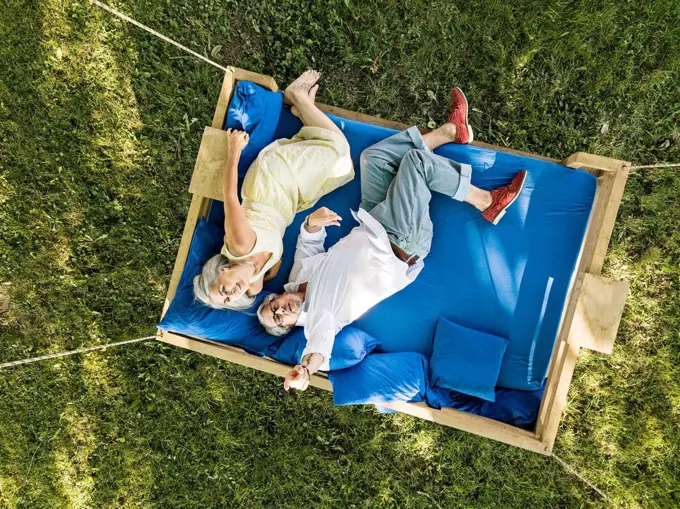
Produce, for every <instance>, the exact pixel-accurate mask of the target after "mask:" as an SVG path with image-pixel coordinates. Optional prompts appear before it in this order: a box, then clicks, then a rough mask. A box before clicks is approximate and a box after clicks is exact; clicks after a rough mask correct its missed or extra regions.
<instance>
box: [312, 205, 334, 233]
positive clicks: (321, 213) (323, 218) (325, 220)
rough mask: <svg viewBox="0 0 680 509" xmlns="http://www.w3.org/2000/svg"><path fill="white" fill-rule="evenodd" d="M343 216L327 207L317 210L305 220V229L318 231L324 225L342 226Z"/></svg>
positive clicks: (313, 231)
mask: <svg viewBox="0 0 680 509" xmlns="http://www.w3.org/2000/svg"><path fill="white" fill-rule="evenodd" d="M340 221H342V218H341V217H340V216H339V215H337V214H336V213H335V212H333V211H332V210H331V209H329V208H327V207H321V208H320V209H317V210H315V211H314V212H312V213H311V214H310V215H309V216H307V220H306V221H305V230H307V231H308V232H309V233H316V232H318V231H319V230H320V229H321V228H323V227H324V226H340Z"/></svg>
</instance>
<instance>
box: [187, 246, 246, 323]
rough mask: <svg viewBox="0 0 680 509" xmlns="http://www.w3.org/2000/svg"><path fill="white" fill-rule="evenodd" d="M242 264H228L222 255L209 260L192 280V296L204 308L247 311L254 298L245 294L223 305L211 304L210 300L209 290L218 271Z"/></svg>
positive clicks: (215, 279)
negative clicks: (203, 305)
mask: <svg viewBox="0 0 680 509" xmlns="http://www.w3.org/2000/svg"><path fill="white" fill-rule="evenodd" d="M243 263H244V262H231V263H230V262H229V258H227V257H226V256H224V255H223V254H217V255H215V256H213V257H212V258H210V260H208V261H207V262H205V265H203V270H201V273H200V274H199V275H198V276H196V277H195V278H194V296H195V297H196V298H197V299H198V300H200V301H201V302H202V303H203V304H205V305H206V306H209V307H211V308H215V309H232V310H234V311H243V310H245V309H248V308H249V307H250V306H252V305H253V302H255V297H250V296H248V295H247V294H246V293H245V292H244V293H243V295H241V296H240V297H239V298H238V299H236V300H233V301H230V302H227V303H224V302H213V301H212V300H210V288H211V287H212V286H213V285H214V284H215V282H216V281H217V280H218V279H219V277H220V271H221V270H222V269H223V268H225V267H226V268H227V269H229V268H231V267H238V266H239V265H243Z"/></svg>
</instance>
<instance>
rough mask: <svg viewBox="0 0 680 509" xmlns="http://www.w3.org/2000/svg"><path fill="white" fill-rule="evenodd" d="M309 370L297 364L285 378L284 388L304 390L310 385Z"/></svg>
mask: <svg viewBox="0 0 680 509" xmlns="http://www.w3.org/2000/svg"><path fill="white" fill-rule="evenodd" d="M308 373H309V372H308V371H307V370H306V369H305V368H303V367H302V366H300V365H299V364H298V365H297V366H295V367H294V368H293V369H292V370H291V371H290V373H288V375H287V376H286V378H285V379H284V380H283V388H284V389H286V390H288V389H291V388H292V389H297V390H299V391H304V390H305V389H306V388H307V387H308V386H309V374H308Z"/></svg>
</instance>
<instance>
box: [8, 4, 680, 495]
mask: <svg viewBox="0 0 680 509" xmlns="http://www.w3.org/2000/svg"><path fill="white" fill-rule="evenodd" d="M517 4H518V5H510V4H509V3H505V2H499V1H490V2H483V3H479V4H476V5H472V4H470V3H466V2H451V1H449V0H430V1H425V0H421V1H417V0H413V1H403V2H396V1H388V2H382V3H381V5H379V6H378V5H375V4H374V2H368V1H358V0H344V1H337V0H335V1H334V0H329V1H321V0H318V1H312V2H299V1H297V2H294V1H291V0H285V1H281V0H278V1H276V2H254V1H250V2H246V1H239V0H236V1H226V0H225V1H219V2H218V1H215V0H198V1H191V0H175V1H172V2H171V1H162V0H153V1H152V0H136V1H134V2H133V1H131V0H126V1H117V2H115V5H117V6H118V7H120V8H121V9H122V10H123V11H125V12H127V13H129V14H131V15H132V16H133V17H135V18H137V19H139V20H140V21H142V22H144V23H147V24H149V25H150V26H152V27H154V28H157V29H159V30H161V31H163V32H164V33H166V34H167V35H169V36H171V37H173V38H176V39H177V40H179V41H181V42H183V43H184V44H186V45H188V46H190V47H192V48H195V49H197V50H198V51H201V52H204V53H205V54H212V55H213V58H215V59H216V60H217V61H218V62H221V63H223V64H229V65H237V66H240V67H244V68H248V69H251V70H254V71H260V72H264V73H267V74H271V75H273V76H275V77H276V79H277V81H278V82H279V84H285V83H286V82H287V81H289V80H290V79H291V78H292V77H294V76H295V75H297V74H298V73H299V72H300V71H301V70H303V69H305V68H307V67H308V66H314V67H316V68H318V69H320V70H321V71H323V73H324V76H325V79H324V81H323V86H322V91H321V97H320V99H321V100H322V101H324V102H328V103H332V104H335V105H338V106H342V107H345V108H349V109H354V110H358V111H364V112H368V113H371V114H379V115H381V116H384V117H387V118H391V119H394V120H399V121H402V122H413V123H419V124H423V125H425V124H428V123H431V122H439V121H441V120H442V119H443V118H444V115H445V113H446V110H447V91H448V90H449V88H450V87H451V86H453V85H458V86H461V87H462V88H463V89H464V90H465V91H466V92H467V94H468V97H469V98H470V101H471V103H472V106H473V107H474V108H475V109H474V111H473V112H472V115H471V121H472V123H473V124H474V125H475V127H476V134H477V138H478V139H480V140H482V141H486V142H489V143H495V144H499V145H507V146H509V147H512V148H515V149H520V150H528V151H531V152H536V153H539V154H543V155H550V156H554V157H565V156H567V155H569V154H570V153H572V152H575V151H577V150H585V151H590V152H594V153H599V154H602V155H608V156H614V157H619V158H623V159H628V160H631V161H634V162H635V163H638V164H641V163H653V162H658V161H671V162H678V161H680V127H679V126H680V122H679V119H680V86H679V85H678V84H679V83H680V29H679V28H678V27H679V26H680V4H678V3H677V2H671V1H668V0H652V1H650V2H623V1H596V2H586V1H582V2H547V1H545V0H542V1H538V0H531V1H524V2H521V5H520V3H517ZM220 81H221V76H220V73H219V71H217V70H216V69H214V68H212V67H210V66H207V65H205V64H203V63H201V62H198V61H196V60H194V59H192V58H188V57H187V56H186V55H184V54H182V53H179V52H178V50H176V49H175V48H173V47H171V46H169V45H166V44H164V43H162V42H160V41H157V40H156V39H153V38H151V37H150V36H148V35H147V34H145V33H143V32H141V31H139V30H138V29H135V28H133V27H130V26H127V25H124V24H123V23H121V22H119V21H117V20H114V19H113V18H112V17H111V16H110V15H108V14H106V13H104V12H102V11H99V10H96V9H95V8H94V7H91V6H90V5H89V3H88V2H87V1H86V0H5V1H4V2H3V6H2V9H1V10H0V337H1V342H0V362H5V361H9V360H15V359H21V358H24V357H29V356H34V355H41V354H45V353H51V352H58V351H63V350H68V349H73V348H77V347H80V346H84V345H87V346H89V345H94V344H105V343H109V342H113V341H117V340H120V339H128V338H133V337H138V336H143V335H148V334H151V333H153V331H154V324H155V322H156V320H157V318H158V315H159V312H160V309H161V306H162V302H163V298H164V295H165V290H166V285H167V283H168V280H169V277H170V272H171V270H172V264H173V262H174V257H175V253H176V251H177V247H178V244H179V238H180V236H181V232H182V226H183V223H184V217H185V215H186V211H187V209H188V204H189V195H188V193H187V186H188V182H189V179H190V174H191V171H192V168H193V161H194V159H195V155H196V152H197V148H198V143H199V140H200V135H201V131H202V129H203V126H205V125H207V124H209V122H210V119H211V116H212V111H213V109H214V105H215V102H216V99H217V93H218V90H219V86H220ZM679 212H680V173H679V172H678V170H677V169H658V170H641V171H639V172H635V173H633V174H631V177H630V180H629V183H628V186H627V189H626V194H625V196H624V201H623V204H622V208H621V212H620V214H619V218H618V221H617V226H616V230H615V232H614V236H613V239H612V247H611V250H610V254H609V256H608V258H607V264H606V267H605V272H606V273H607V274H610V275H614V276H616V277H618V278H622V279H627V280H629V281H630V282H631V290H632V294H631V297H630V298H629V300H628V304H627V307H626V312H625V316H624V319H623V322H622V326H621V330H620V333H619V336H618V339H617V344H616V347H615V349H614V352H613V354H612V355H611V356H603V355H599V354H590V353H586V354H585V355H583V356H582V357H581V359H580V360H579V363H578V367H577V371H576V373H575V377H574V382H573V385H572V388H571V390H570V393H569V403H568V406H567V409H566V414H565V417H564V420H563V422H562V425H561V427H560V432H559V435H558V438H557V443H556V449H555V450H556V453H557V454H558V455H560V456H561V457H562V458H564V459H565V460H567V461H569V462H570V463H571V464H572V465H574V466H575V467H576V468H577V469H578V470H579V471H580V472H581V473H582V474H583V475H585V476H586V477H587V478H588V479H590V480H591V481H593V482H594V483H595V484H597V485H598V486H599V487H600V488H602V489H603V490H604V491H605V492H606V493H607V494H608V495H609V496H610V497H611V498H612V499H613V500H615V501H616V502H617V503H618V504H620V505H622V506H625V507H645V508H646V507H664V508H665V507H674V506H678V505H680V488H679V486H680V479H679V478H678V477H679V475H680V474H679V472H680V450H679V449H680V439H679V438H678V437H679V436H680V424H679V423H680V368H678V366H679V365H680V336H679V332H678V331H680V233H679V232H680V230H679V229H678V227H677V223H678V220H677V218H678V215H679ZM605 504H606V503H605V501H604V500H603V499H602V498H600V497H599V495H597V494H596V493H594V492H593V491H592V490H591V489H590V488H588V487H587V486H585V485H584V484H583V483H581V481H579V480H578V479H576V478H575V477H573V476H572V475H571V474H569V473H568V472H566V471H565V470H564V469H563V468H562V467H561V466H560V465H559V464H557V463H556V462H555V461H554V460H552V459H549V458H545V457H541V456H537V455H533V454H530V453H526V452H523V451H521V450H518V449H515V448H512V447H509V446H506V445H502V444H498V443H495V442H491V441H488V440H484V439H481V438H478V437H475V436H473V435H471V434H466V433H462V432H458V431H456V430H453V429H449V428H445V427H441V426H437V425H434V424H432V423H429V422H425V421H421V420H417V419H413V418H410V417H407V416H402V415H397V416H378V415H377V414H375V412H374V411H373V410H372V409H370V408H334V407H333V406H332V402H331V398H330V395H329V394H327V393H322V392H320V391H316V390H311V391H308V392H307V393H305V394H286V393H283V391H282V390H281V388H280V381H279V380H278V379H275V378H274V377H271V376H268V375H264V374H261V373H257V372H254V371H251V370H246V369H242V368H239V367H236V366H233V365H229V364H227V363H224V362H220V361H217V360H215V359H211V358H208V357H205V356H200V355H195V354H191V353H187V352H185V351H182V350H179V349H175V348H169V347H165V346H162V345H160V344H157V343H148V344H137V345H131V346H126V347H121V348H117V349H112V350H109V351H106V352H104V353H95V354H89V355H84V356H80V357H72V358H68V359H64V360H58V361H50V362H43V363H39V364H35V365H30V366H25V367H19V368H14V369H11V370H5V371H1V372H0V506H2V507H8V508H15V507H17V508H19V507H21V508H41V507H45V508H48V507H49V508H57V507H111V508H114V507H115V508H119V507H352V506H354V507H433V506H434V507H436V506H437V505H438V506H440V507H444V508H448V507H499V508H505V507H522V508H524V507H590V506H594V507H599V506H604V505H605Z"/></svg>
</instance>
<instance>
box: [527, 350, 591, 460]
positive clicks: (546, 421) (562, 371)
mask: <svg viewBox="0 0 680 509" xmlns="http://www.w3.org/2000/svg"><path fill="white" fill-rule="evenodd" d="M559 349H560V353H559V355H558V359H557V363H558V366H557V370H556V372H557V378H556V382H557V383H555V384H554V387H555V391H554V393H553V396H552V398H551V403H550V405H548V406H546V407H544V406H543V402H541V409H540V410H539V421H538V422H539V424H540V426H537V428H536V434H537V435H538V436H539V437H540V439H541V442H543V444H544V448H545V450H546V453H548V454H551V453H552V448H553V445H554V443H555V439H556V438H557V431H558V429H559V425H560V420H561V419H562V412H563V411H564V407H565V406H566V404H567V393H568V392H569V386H570V385H571V379H572V377H573V376H574V369H575V368H576V360H577V359H578V354H579V350H580V347H579V346H578V345H573V344H570V343H566V342H563V341H560V342H559ZM546 389H547V388H546ZM544 400H545V396H544ZM543 408H545V409H546V412H547V414H546V415H545V416H543V417H542V418H541V417H540V414H541V410H543Z"/></svg>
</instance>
